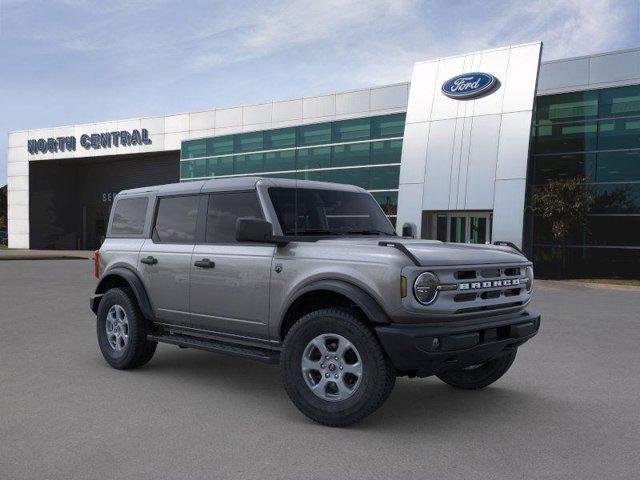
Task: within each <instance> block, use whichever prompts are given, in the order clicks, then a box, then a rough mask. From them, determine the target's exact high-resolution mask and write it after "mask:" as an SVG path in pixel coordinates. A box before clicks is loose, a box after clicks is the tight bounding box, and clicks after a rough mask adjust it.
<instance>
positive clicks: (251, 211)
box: [206, 192, 262, 243]
mask: <svg viewBox="0 0 640 480" xmlns="http://www.w3.org/2000/svg"><path fill="white" fill-rule="evenodd" d="M238 217H256V218H262V210H261V209H260V204H259V203H258V197H257V196H256V193H255V192H234V193H219V194H215V195H211V196H210V197H209V208H208V211H207V234H206V242H207V243H234V242H235V241H236V220H237V219H238Z"/></svg>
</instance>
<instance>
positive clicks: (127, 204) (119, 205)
mask: <svg viewBox="0 0 640 480" xmlns="http://www.w3.org/2000/svg"><path fill="white" fill-rule="evenodd" d="M148 204H149V199H148V198H147V197H139V198H122V199H120V200H118V201H117V202H116V205H115V207H114V209H113V221H112V222H111V235H113V236H129V235H142V233H143V231H144V219H145V217H146V216H147V205H148Z"/></svg>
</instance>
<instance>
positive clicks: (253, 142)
mask: <svg viewBox="0 0 640 480" xmlns="http://www.w3.org/2000/svg"><path fill="white" fill-rule="evenodd" d="M263 148H264V143H263V139H262V132H251V133H241V134H239V135H234V136H233V151H234V153H241V152H257V151H260V150H262V149H263Z"/></svg>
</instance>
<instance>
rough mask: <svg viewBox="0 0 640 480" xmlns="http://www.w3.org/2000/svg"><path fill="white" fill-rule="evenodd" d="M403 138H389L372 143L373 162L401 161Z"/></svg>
mask: <svg viewBox="0 0 640 480" xmlns="http://www.w3.org/2000/svg"><path fill="white" fill-rule="evenodd" d="M401 156H402V140H387V141H384V142H374V143H372V144H371V163H400V157H401Z"/></svg>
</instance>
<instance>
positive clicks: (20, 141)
mask: <svg viewBox="0 0 640 480" xmlns="http://www.w3.org/2000/svg"><path fill="white" fill-rule="evenodd" d="M28 138H29V132H28V131H27V130H22V131H19V132H9V144H8V146H9V148H11V147H24V146H26V145H27V139H28Z"/></svg>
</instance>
